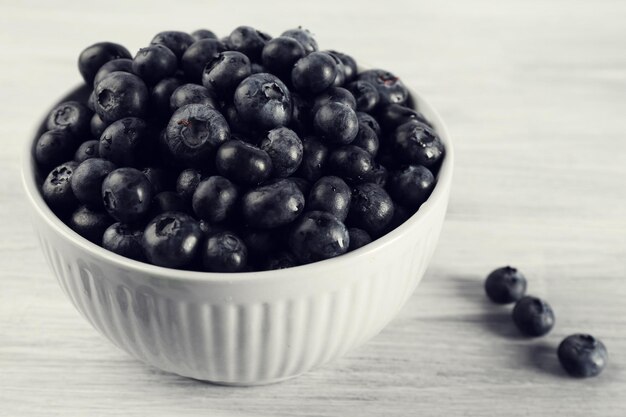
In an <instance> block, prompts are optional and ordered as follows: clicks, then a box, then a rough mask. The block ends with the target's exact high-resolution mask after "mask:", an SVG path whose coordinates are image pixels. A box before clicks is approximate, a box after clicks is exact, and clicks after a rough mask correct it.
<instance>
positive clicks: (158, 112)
mask: <svg viewBox="0 0 626 417" xmlns="http://www.w3.org/2000/svg"><path fill="white" fill-rule="evenodd" d="M181 85H183V81H182V80H181V79H180V78H177V77H169V78H164V79H162V80H161V81H159V82H158V83H157V84H156V85H155V86H154V87H152V90H151V91H150V111H151V113H152V114H153V115H154V116H155V117H157V118H161V119H162V118H166V117H170V115H171V114H172V110H171V108H170V98H171V97H172V93H174V91H175V90H176V89H177V88H178V87H180V86H181Z"/></svg>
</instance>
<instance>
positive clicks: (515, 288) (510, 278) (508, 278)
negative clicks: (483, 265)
mask: <svg viewBox="0 0 626 417" xmlns="http://www.w3.org/2000/svg"><path fill="white" fill-rule="evenodd" d="M485 292H486V293H487V297H489V299H490V300H491V301H493V302H494V303H497V304H510V303H514V302H516V301H518V300H519V299H520V298H522V297H523V296H524V295H525V294H526V277H524V275H523V274H522V273H521V272H519V271H518V270H517V269H515V268H512V267H510V266H505V267H502V268H498V269H496V270H494V271H491V273H490V274H489V275H487V279H486V280H485Z"/></svg>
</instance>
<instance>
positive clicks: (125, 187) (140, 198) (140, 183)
mask: <svg viewBox="0 0 626 417" xmlns="http://www.w3.org/2000/svg"><path fill="white" fill-rule="evenodd" d="M151 200H152V185H151V184H150V181H148V178H146V176H145V175H144V174H143V172H141V171H139V170H138V169H135V168H118V169H116V170H114V171H111V173H110V174H109V175H107V177H106V178H105V179H104V181H103V182H102V201H103V202H104V208H105V209H106V211H107V212H108V213H109V215H110V216H111V217H113V218H114V219H115V220H117V221H120V222H123V223H132V222H135V221H137V220H140V219H141V218H143V217H144V216H145V214H146V213H147V212H148V209H149V208H150V201H151Z"/></svg>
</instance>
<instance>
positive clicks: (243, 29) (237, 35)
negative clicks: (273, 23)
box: [228, 26, 272, 62]
mask: <svg viewBox="0 0 626 417" xmlns="http://www.w3.org/2000/svg"><path fill="white" fill-rule="evenodd" d="M270 39H272V37H271V36H269V35H268V34H266V33H263V32H261V31H258V30H256V29H254V28H252V27H250V26H239V27H238V28H236V29H235V30H233V31H232V32H231V34H230V36H229V37H228V43H229V46H230V49H233V50H235V51H239V52H241V53H243V54H246V55H247V56H248V58H250V60H251V61H256V62H258V61H260V60H261V53H262V52H263V48H264V47H265V44H266V43H267V42H268V41H269V40H270Z"/></svg>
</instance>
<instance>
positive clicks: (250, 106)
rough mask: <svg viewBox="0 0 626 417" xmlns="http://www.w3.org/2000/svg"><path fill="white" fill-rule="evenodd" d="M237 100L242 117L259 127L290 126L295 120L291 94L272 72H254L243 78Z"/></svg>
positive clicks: (268, 128) (236, 91) (236, 94)
mask: <svg viewBox="0 0 626 417" xmlns="http://www.w3.org/2000/svg"><path fill="white" fill-rule="evenodd" d="M234 103H235V108H236V109H237V113H238V114H239V116H240V117H241V119H242V120H243V121H244V122H246V123H249V124H250V125H252V126H253V127H255V128H258V129H265V130H270V129H273V128H275V127H279V126H287V125H288V124H289V121H290V120H291V111H292V110H291V109H292V107H291V94H290V93H289V90H288V89H287V87H286V86H285V84H283V82H282V81H281V80H280V79H278V78H277V77H276V76H274V75H272V74H267V73H261V74H252V75H251V76H249V77H248V78H246V79H245V80H243V81H242V82H241V83H240V84H239V86H238V87H237V89H236V90H235V97H234Z"/></svg>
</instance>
